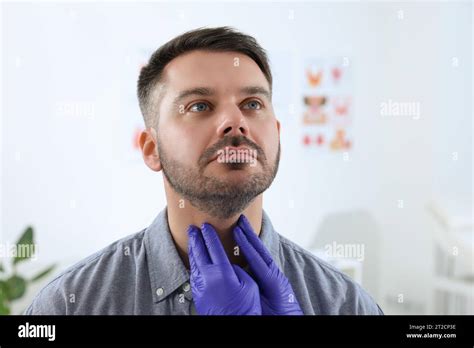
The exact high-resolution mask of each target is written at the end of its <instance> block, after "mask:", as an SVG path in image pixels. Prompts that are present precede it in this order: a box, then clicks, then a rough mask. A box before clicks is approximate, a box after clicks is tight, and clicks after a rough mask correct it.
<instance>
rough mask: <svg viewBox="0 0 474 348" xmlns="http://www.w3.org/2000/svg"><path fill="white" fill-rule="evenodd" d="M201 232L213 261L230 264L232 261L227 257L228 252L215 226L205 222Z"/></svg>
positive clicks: (216, 263) (218, 263)
mask: <svg viewBox="0 0 474 348" xmlns="http://www.w3.org/2000/svg"><path fill="white" fill-rule="evenodd" d="M201 233H202V236H203V238H204V243H205V244H206V247H207V251H208V252H209V256H210V257H211V260H212V263H214V264H215V265H229V266H230V261H229V259H228V258H227V254H226V253H225V250H224V247H223V246H222V243H221V240H220V239H219V236H218V235H217V232H216V230H214V227H212V226H211V225H210V224H208V223H203V224H202V226H201Z"/></svg>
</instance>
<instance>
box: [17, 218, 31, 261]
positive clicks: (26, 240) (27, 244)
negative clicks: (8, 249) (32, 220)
mask: <svg viewBox="0 0 474 348" xmlns="http://www.w3.org/2000/svg"><path fill="white" fill-rule="evenodd" d="M16 245H17V255H16V256H15V258H14V259H13V264H14V265H16V264H17V263H18V262H21V261H24V260H27V259H29V258H30V257H32V256H33V254H34V252H35V251H34V250H35V245H34V243H33V227H31V226H28V227H27V228H26V229H25V231H24V232H23V234H22V235H21V237H20V239H18V242H16ZM24 249H26V253H23V252H21V251H22V250H24Z"/></svg>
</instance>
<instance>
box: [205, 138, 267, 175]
mask: <svg viewBox="0 0 474 348" xmlns="http://www.w3.org/2000/svg"><path fill="white" fill-rule="evenodd" d="M240 145H246V146H247V147H248V148H250V149H253V150H256V151H257V158H262V159H264V160H266V157H265V154H264V152H263V149H262V148H261V147H260V146H258V145H257V144H255V143H254V142H253V141H251V140H250V139H248V138H247V137H245V136H243V135H239V136H233V137H224V138H222V139H221V140H219V141H218V142H217V143H215V144H214V145H212V146H211V147H210V148H208V149H207V150H206V151H204V152H203V154H202V155H201V157H200V158H199V161H198V163H199V166H200V167H203V166H205V165H206V164H207V163H208V162H209V160H210V159H211V158H212V156H214V155H215V154H216V152H217V151H218V150H220V149H222V148H224V147H226V146H235V147H237V146H240Z"/></svg>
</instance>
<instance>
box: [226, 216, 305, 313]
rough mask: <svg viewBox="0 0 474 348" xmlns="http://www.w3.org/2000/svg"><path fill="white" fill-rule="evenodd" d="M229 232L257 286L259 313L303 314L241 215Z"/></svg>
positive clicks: (284, 279)
mask: <svg viewBox="0 0 474 348" xmlns="http://www.w3.org/2000/svg"><path fill="white" fill-rule="evenodd" d="M233 232H234V239H235V241H236V243H237V244H238V245H239V247H240V249H241V250H242V253H243V255H244V256H245V258H246V259H247V261H248V263H249V266H250V269H251V271H252V273H253V275H254V278H255V280H256V281H257V284H258V286H259V288H260V301H261V303H262V314H263V315H303V311H302V310H301V308H300V305H299V304H298V301H297V299H296V296H295V293H294V292H293V288H292V287H291V284H290V282H289V281H288V278H286V276H285V275H284V274H283V272H281V271H280V269H279V268H278V266H277V265H276V263H275V261H274V260H273V259H272V257H271V255H270V252H269V251H268V250H267V249H266V248H265V246H264V245H263V243H262V241H261V240H260V239H259V238H258V236H257V235H256V234H255V232H254V231H253V229H252V226H251V225H250V223H249V221H248V220H247V218H246V217H245V216H244V215H241V216H240V217H239V220H238V221H237V225H236V226H235V228H234V230H233Z"/></svg>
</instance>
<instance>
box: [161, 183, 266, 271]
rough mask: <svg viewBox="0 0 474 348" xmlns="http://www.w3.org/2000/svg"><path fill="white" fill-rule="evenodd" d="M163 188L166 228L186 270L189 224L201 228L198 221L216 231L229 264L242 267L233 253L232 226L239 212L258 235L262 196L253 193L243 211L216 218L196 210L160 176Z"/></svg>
mask: <svg viewBox="0 0 474 348" xmlns="http://www.w3.org/2000/svg"><path fill="white" fill-rule="evenodd" d="M164 182H165V191H166V199H167V203H168V205H167V212H168V225H169V227H170V231H171V235H172V237H173V240H174V243H175V245H176V249H177V250H178V253H179V255H180V256H181V259H182V260H183V263H184V264H185V266H186V268H188V269H189V259H188V233H187V229H188V227H189V225H195V226H197V227H198V228H201V225H202V223H204V222H207V223H209V224H211V225H212V226H213V227H214V229H215V230H216V232H217V234H218V235H219V238H220V240H221V242H222V245H223V246H224V249H225V251H226V253H227V256H228V257H229V260H230V262H231V263H233V264H237V265H240V266H245V265H246V264H247V262H246V261H245V258H244V257H243V255H241V254H240V253H238V252H237V253H236V252H235V251H236V250H235V246H236V243H235V241H234V236H233V228H234V227H235V225H236V223H237V220H238V219H239V216H240V214H244V215H245V216H246V217H247V219H248V220H249V222H250V224H251V225H252V228H253V230H254V231H255V232H256V233H257V235H259V234H260V230H261V227H262V196H263V194H260V195H259V196H257V197H256V198H255V199H254V200H253V201H252V203H250V205H249V206H248V207H247V208H246V209H245V210H244V211H243V212H240V213H238V214H236V215H235V216H232V217H230V218H228V219H218V218H215V217H213V216H209V215H207V214H206V213H204V212H202V211H200V210H198V209H197V208H195V207H194V206H192V205H191V203H189V201H188V200H186V199H184V198H183V197H181V196H180V195H178V194H177V193H176V192H175V191H174V190H173V189H172V188H171V187H170V186H169V183H168V182H167V180H166V178H164Z"/></svg>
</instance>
